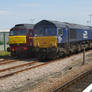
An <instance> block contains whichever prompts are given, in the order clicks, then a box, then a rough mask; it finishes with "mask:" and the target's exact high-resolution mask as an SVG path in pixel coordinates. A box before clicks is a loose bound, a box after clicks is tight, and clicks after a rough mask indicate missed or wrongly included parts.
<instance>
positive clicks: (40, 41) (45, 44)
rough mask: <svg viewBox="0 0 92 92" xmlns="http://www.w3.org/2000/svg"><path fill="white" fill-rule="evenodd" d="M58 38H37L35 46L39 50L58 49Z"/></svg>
mask: <svg viewBox="0 0 92 92" xmlns="http://www.w3.org/2000/svg"><path fill="white" fill-rule="evenodd" d="M56 43H57V39H56V37H35V39H34V46H35V47H39V48H51V47H57V44H56Z"/></svg>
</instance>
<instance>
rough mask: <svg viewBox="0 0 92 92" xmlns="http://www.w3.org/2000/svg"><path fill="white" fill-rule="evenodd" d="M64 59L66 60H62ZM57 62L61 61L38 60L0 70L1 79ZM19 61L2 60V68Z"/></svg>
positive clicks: (0, 61)
mask: <svg viewBox="0 0 92 92" xmlns="http://www.w3.org/2000/svg"><path fill="white" fill-rule="evenodd" d="M70 57H72V56H70ZM66 58H68V57H66ZM62 59H64V58H62ZM57 60H61V59H56V60H51V61H48V62H39V61H37V60H33V61H32V62H27V63H24V64H20V65H15V66H10V67H8V68H4V69H0V79H1V78H6V77H9V76H12V75H14V74H18V73H20V72H24V71H28V70H31V69H34V68H37V67H40V66H44V65H47V64H49V63H52V62H56V61H57ZM17 61H19V60H17V59H14V60H6V61H5V60H0V66H1V65H5V64H10V63H13V62H17ZM19 62H20V61H19ZM5 72H8V73H5Z"/></svg>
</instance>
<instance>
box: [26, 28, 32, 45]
mask: <svg viewBox="0 0 92 92" xmlns="http://www.w3.org/2000/svg"><path fill="white" fill-rule="evenodd" d="M27 38H28V45H29V46H33V30H32V29H30V30H29V32H28V37H27Z"/></svg>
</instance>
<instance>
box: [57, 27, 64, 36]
mask: <svg viewBox="0 0 92 92" xmlns="http://www.w3.org/2000/svg"><path fill="white" fill-rule="evenodd" d="M58 35H59V36H62V35H63V31H62V28H59V29H58Z"/></svg>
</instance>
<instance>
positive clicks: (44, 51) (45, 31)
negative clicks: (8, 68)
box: [9, 20, 92, 59]
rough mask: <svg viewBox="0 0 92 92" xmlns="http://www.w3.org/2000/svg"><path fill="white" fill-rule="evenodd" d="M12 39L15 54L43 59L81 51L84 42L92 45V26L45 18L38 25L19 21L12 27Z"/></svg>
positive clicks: (11, 45) (86, 46) (10, 37)
mask: <svg viewBox="0 0 92 92" xmlns="http://www.w3.org/2000/svg"><path fill="white" fill-rule="evenodd" d="M27 27H28V28H27ZM9 39H10V40H9V44H10V51H11V55H15V56H16V55H20V56H21V55H22V54H23V53H25V54H26V55H29V56H31V55H34V56H35V57H38V58H40V59H45V58H55V57H62V56H63V55H69V54H71V53H76V52H79V51H81V50H82V49H83V48H84V46H85V48H86V49H90V48H92V27H90V26H83V25H79V24H72V23H66V22H59V21H50V20H42V21H40V22H38V23H37V24H35V25H34V26H32V25H26V24H20V25H16V26H15V27H14V28H12V29H11V30H10V36H9ZM21 53H22V54H21Z"/></svg>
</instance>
